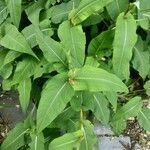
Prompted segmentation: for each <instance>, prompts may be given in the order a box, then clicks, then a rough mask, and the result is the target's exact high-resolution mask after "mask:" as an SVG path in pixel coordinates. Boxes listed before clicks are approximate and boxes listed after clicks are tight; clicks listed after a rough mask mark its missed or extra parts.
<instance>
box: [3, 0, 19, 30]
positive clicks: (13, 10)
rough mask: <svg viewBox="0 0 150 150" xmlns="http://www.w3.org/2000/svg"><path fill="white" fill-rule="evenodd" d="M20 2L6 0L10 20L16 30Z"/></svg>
mask: <svg viewBox="0 0 150 150" xmlns="http://www.w3.org/2000/svg"><path fill="white" fill-rule="evenodd" d="M21 2H22V0H6V4H7V7H8V9H9V12H10V17H11V20H12V22H13V24H14V25H15V26H16V27H17V28H19V24H20V19H21V11H22V10H21Z"/></svg>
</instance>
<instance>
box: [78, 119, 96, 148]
mask: <svg viewBox="0 0 150 150" xmlns="http://www.w3.org/2000/svg"><path fill="white" fill-rule="evenodd" d="M82 131H83V140H82V142H81V144H80V149H79V150H91V149H92V148H93V146H94V144H95V143H96V135H95V134H94V126H93V125H92V123H91V122H89V121H88V120H86V121H84V122H83V128H82Z"/></svg>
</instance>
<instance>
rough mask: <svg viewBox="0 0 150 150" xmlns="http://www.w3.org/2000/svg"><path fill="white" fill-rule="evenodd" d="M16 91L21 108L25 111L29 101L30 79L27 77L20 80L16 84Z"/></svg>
mask: <svg viewBox="0 0 150 150" xmlns="http://www.w3.org/2000/svg"><path fill="white" fill-rule="evenodd" d="M18 91H19V101H20V104H21V107H22V110H23V112H24V113H26V110H27V108H28V105H29V101H30V92H31V79H30V78H27V79H25V80H23V81H21V82H20V83H19V86H18Z"/></svg>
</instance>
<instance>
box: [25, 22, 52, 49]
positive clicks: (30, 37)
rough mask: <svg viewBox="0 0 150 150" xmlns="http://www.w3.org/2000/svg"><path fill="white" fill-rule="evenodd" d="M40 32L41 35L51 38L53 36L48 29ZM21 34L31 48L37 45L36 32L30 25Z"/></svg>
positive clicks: (42, 29) (45, 28)
mask: <svg viewBox="0 0 150 150" xmlns="http://www.w3.org/2000/svg"><path fill="white" fill-rule="evenodd" d="M41 31H42V33H43V34H47V35H48V36H51V35H52V34H53V31H52V29H51V28H50V27H44V28H41ZM22 34H23V35H24V36H25V39H26V40H27V42H28V43H29V45H30V47H31V48H33V47H35V46H36V45H37V41H36V32H35V29H34V26H33V25H32V24H31V25H29V26H27V27H25V28H24V29H23V30H22Z"/></svg>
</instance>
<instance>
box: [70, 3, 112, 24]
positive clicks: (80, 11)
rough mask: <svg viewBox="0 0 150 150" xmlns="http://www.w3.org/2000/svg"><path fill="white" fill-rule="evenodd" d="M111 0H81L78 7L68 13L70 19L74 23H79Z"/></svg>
mask: <svg viewBox="0 0 150 150" xmlns="http://www.w3.org/2000/svg"><path fill="white" fill-rule="evenodd" d="M111 1H112V0H82V1H81V2H80V4H79V6H78V8H76V9H73V10H72V11H71V13H70V18H71V21H72V23H73V24H74V25H76V24H79V23H81V22H82V21H84V20H85V19H87V18H88V17H89V16H90V15H92V14H93V13H94V12H97V11H98V10H100V9H103V7H105V6H106V5H107V4H109V3H110V2H111Z"/></svg>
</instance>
